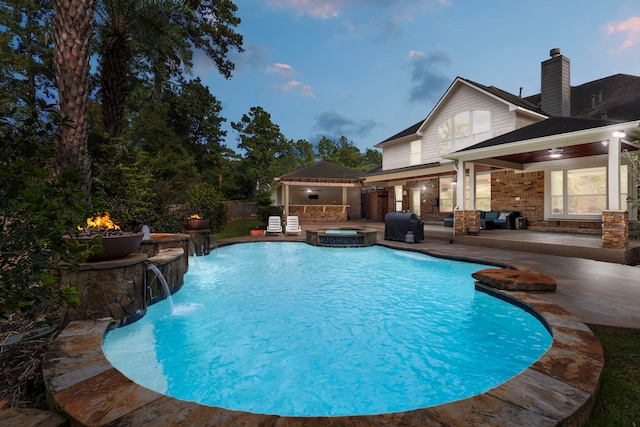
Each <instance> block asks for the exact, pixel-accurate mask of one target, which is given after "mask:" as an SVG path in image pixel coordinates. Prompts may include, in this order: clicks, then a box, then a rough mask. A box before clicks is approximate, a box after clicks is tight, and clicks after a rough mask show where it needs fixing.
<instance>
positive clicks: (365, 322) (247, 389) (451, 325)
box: [104, 242, 551, 416]
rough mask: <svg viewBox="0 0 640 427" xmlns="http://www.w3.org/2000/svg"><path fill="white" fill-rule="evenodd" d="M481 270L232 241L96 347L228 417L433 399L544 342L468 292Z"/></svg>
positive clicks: (527, 319)
mask: <svg viewBox="0 0 640 427" xmlns="http://www.w3.org/2000/svg"><path fill="white" fill-rule="evenodd" d="M484 267H486V266H483V265H478V264H475V265H474V264H466V263H456V262H452V261H448V260H442V259H438V258H432V257H429V256H426V255H422V254H417V253H413V252H405V251H398V250H392V249H388V248H383V247H380V246H374V247H369V248H357V249H335V248H324V247H313V246H308V245H305V244H303V243H282V242H277V243H276V242H270V243H265V242H262V243H247V244H239V245H232V246H228V247H223V248H220V249H219V251H218V252H217V253H216V254H212V255H210V256H208V257H204V258H203V257H200V258H198V263H197V265H195V266H194V265H192V266H191V268H190V270H189V273H188V274H187V275H186V276H185V284H184V286H183V288H182V289H181V290H180V292H178V293H176V294H175V295H174V303H175V305H176V306H177V309H176V312H174V313H173V314H172V313H170V310H169V306H168V302H166V301H163V302H160V303H158V304H156V305H154V306H152V307H150V308H149V310H148V313H147V315H146V316H145V317H144V318H143V319H141V320H139V321H138V322H136V323H134V324H132V325H129V326H127V327H124V328H120V329H118V330H115V331H112V332H110V333H109V334H108V335H107V337H106V338H105V341H104V351H105V354H106V355H107V357H108V359H109V360H110V361H111V363H112V364H113V365H114V366H116V367H117V368H118V369H119V370H121V371H122V372H123V373H124V374H125V375H127V376H128V377H130V378H131V379H133V380H134V381H136V382H138V383H140V384H142V385H144V386H146V387H148V388H152V389H154V390H156V391H160V392H162V393H165V394H168V395H170V396H174V397H177V398H180V399H185V400H194V401H197V402H200V403H203V404H206V405H212V406H220V407H224V408H228V409H237V410H243V411H249V412H258V413H272V414H279V415H300V416H315V415H358V414H376V413H386V412H396V411H406V410H410V409H415V408H419V407H425V406H431V405H437V404H440V403H444V402H447V401H451V400H458V399H462V398H464V397H468V396H471V395H474V394H478V393H482V392H484V391H486V390H488V389H490V388H492V387H494V386H496V385H498V384H500V383H502V382H504V381H506V380H507V379H509V378H510V377H512V376H514V375H516V374H518V373H519V372H520V371H522V370H524V369H525V368H526V367H528V366H529V365H531V363H533V362H534V361H535V360H536V359H537V358H538V357H540V356H541V355H542V354H543V353H544V352H545V351H546V349H547V348H548V347H549V345H550V343H551V337H550V336H549V334H548V332H547V331H546V329H545V328H544V326H543V325H542V324H541V323H540V322H539V321H538V320H537V319H535V318H534V317H533V316H531V315H530V314H529V313H527V312H525V311H523V310H522V309H520V308H518V307H515V306H513V305H511V304H508V303H506V302H504V301H501V300H498V299H495V298H492V297H490V296H488V295H486V294H484V293H481V292H476V291H475V290H474V287H473V280H472V279H471V276H470V274H471V272H473V271H476V270H478V269H480V268H484ZM312 338H313V340H312ZM176 349H181V350H182V351H176ZM456 365H458V366H456ZM178 379H179V380H182V381H181V383H180V382H177V381H176V380H178Z"/></svg>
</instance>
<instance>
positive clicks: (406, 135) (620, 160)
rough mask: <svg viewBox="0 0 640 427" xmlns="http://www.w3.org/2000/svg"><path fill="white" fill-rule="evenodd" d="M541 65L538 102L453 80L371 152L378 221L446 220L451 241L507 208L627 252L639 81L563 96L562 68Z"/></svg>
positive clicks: (555, 57)
mask: <svg viewBox="0 0 640 427" xmlns="http://www.w3.org/2000/svg"><path fill="white" fill-rule="evenodd" d="M550 55H551V58H550V59H548V60H546V61H543V62H542V66H541V93H540V94H537V95H534V96H530V97H526V98H524V97H522V96H516V95H512V94H510V93H508V92H505V91H503V90H500V89H498V88H496V87H493V86H484V85H481V84H479V83H476V82H473V81H471V80H468V79H464V78H461V77H458V78H456V79H455V80H454V81H453V83H452V84H451V86H450V87H449V88H448V90H447V91H446V92H445V93H444V95H443V96H442V98H441V99H440V101H439V102H438V103H437V104H436V106H435V107H434V108H433V110H432V111H431V112H430V113H429V115H428V116H427V117H426V118H425V119H424V120H422V121H420V122H418V123H416V124H414V125H413V126H411V127H409V128H407V129H405V130H403V131H401V132H399V133H397V134H395V135H394V136H392V137H390V138H388V139H386V140H384V141H382V142H380V143H379V144H377V145H376V147H378V148H381V149H382V152H383V156H382V157H383V163H382V166H381V168H380V170H376V171H372V172H371V173H369V174H368V175H367V176H366V177H365V178H364V185H365V187H367V188H369V189H370V191H371V192H374V193H375V192H378V193H379V192H381V191H383V192H385V193H386V195H387V198H386V200H387V206H386V208H387V211H402V210H410V211H412V212H414V213H416V214H417V215H419V216H420V217H421V218H422V219H423V220H425V221H427V222H435V221H438V222H440V223H442V220H443V219H444V218H446V217H450V216H453V217H454V219H455V224H456V225H455V227H456V231H455V232H456V233H462V232H464V231H465V230H466V229H467V227H469V226H472V225H479V224H480V221H479V218H480V212H481V211H489V210H493V211H496V210H500V211H504V210H509V211H516V212H519V215H521V216H522V217H525V218H526V219H527V223H528V225H529V227H530V228H532V229H539V230H571V231H580V232H591V233H602V234H603V246H605V247H623V246H626V244H627V242H628V230H629V228H628V221H629V220H631V221H636V220H637V217H638V213H637V209H635V208H634V207H632V206H631V205H630V204H628V202H627V198H628V196H630V195H632V194H633V195H635V194H636V192H637V189H638V186H637V184H638V183H635V182H633V179H632V173H631V163H630V162H629V156H628V153H634V152H637V150H638V149H639V148H640V147H638V146H636V145H634V144H633V141H637V140H638V139H640V127H639V126H640V77H636V76H630V75H622V74H618V75H613V76H610V77H606V78H603V79H599V80H596V81H593V82H589V83H585V84H583V85H580V86H576V87H572V86H571V85H570V61H569V59H568V58H567V57H565V56H563V55H562V54H561V53H560V50H559V49H552V50H551V52H550ZM385 190H386V191H385ZM363 200H364V201H366V200H367V198H366V197H365V198H364V199H363ZM367 209H368V205H367V203H366V202H364V204H363V210H364V211H365V212H366V211H367ZM603 224H604V226H603ZM621 228H624V230H625V231H624V232H621V231H619V230H620V229H621ZM611 232H613V233H614V234H613V235H612V234H611ZM605 236H606V238H605ZM625 239H626V240H625Z"/></svg>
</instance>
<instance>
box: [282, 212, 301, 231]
mask: <svg viewBox="0 0 640 427" xmlns="http://www.w3.org/2000/svg"><path fill="white" fill-rule="evenodd" d="M289 233H291V234H302V228H300V221H299V220H298V217H297V216H295V215H291V216H288V217H287V224H286V225H285V235H286V234H289Z"/></svg>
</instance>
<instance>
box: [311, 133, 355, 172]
mask: <svg viewBox="0 0 640 427" xmlns="http://www.w3.org/2000/svg"><path fill="white" fill-rule="evenodd" d="M318 157H319V158H320V159H321V160H326V161H327V162H331V163H334V164H336V165H340V166H344V167H348V168H353V169H357V168H359V167H362V165H363V161H364V158H363V156H362V153H360V150H359V149H358V147H356V146H354V145H353V143H351V142H350V141H349V140H347V138H346V137H345V136H341V137H340V139H339V140H338V142H334V141H332V140H330V139H329V138H327V137H326V136H323V137H322V138H321V139H320V141H319V142H318Z"/></svg>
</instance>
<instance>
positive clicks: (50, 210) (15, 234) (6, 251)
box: [0, 105, 91, 317]
mask: <svg viewBox="0 0 640 427" xmlns="http://www.w3.org/2000/svg"><path fill="white" fill-rule="evenodd" d="M33 111H34V113H33V115H32V116H31V117H28V118H27V119H25V120H24V121H22V122H20V123H18V124H17V123H15V122H9V121H4V120H0V135H1V136H2V137H3V144H2V145H0V165H1V166H2V167H0V182H3V185H2V186H1V188H0V228H1V229H2V233H0V247H1V248H2V251H1V252H0V267H1V268H0V283H1V284H2V292H1V293H0V317H7V315H8V314H9V313H12V312H15V311H16V310H19V311H21V312H23V313H26V314H27V315H29V316H31V317H35V316H37V315H38V314H39V313H38V309H40V308H41V307H43V306H44V305H48V306H49V305H51V304H53V305H63V304H71V305H74V304H77V303H78V302H79V299H78V295H77V291H76V290H75V289H74V288H72V287H70V286H68V285H66V284H61V283H60V280H59V269H60V267H61V266H62V265H63V264H64V265H73V264H72V263H71V264H70V263H69V262H70V261H72V260H74V259H76V258H75V257H74V256H73V255H72V254H71V253H70V250H69V247H68V246H67V244H66V243H65V242H64V240H63V239H62V235H63V234H66V233H69V232H73V231H74V230H75V229H76V226H78V225H80V224H83V222H84V221H85V218H87V217H88V216H91V215H90V213H89V204H88V200H87V197H86V195H85V194H84V192H82V191H81V188H82V185H81V183H82V182H83V179H84V177H83V176H82V175H81V174H80V173H78V171H73V170H65V171H63V172H62V173H61V174H59V175H57V176H52V175H51V174H50V172H49V171H50V170H51V169H52V168H51V166H52V164H51V161H52V160H51V159H53V158H55V156H54V155H53V153H54V152H53V149H54V141H55V129H54V126H53V125H52V123H50V122H49V123H43V122H42V121H41V120H40V113H42V112H43V111H44V112H49V113H51V114H52V116H53V117H55V115H54V114H53V111H51V108H46V107H43V105H39V106H38V108H35V107H34V110H33Z"/></svg>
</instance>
